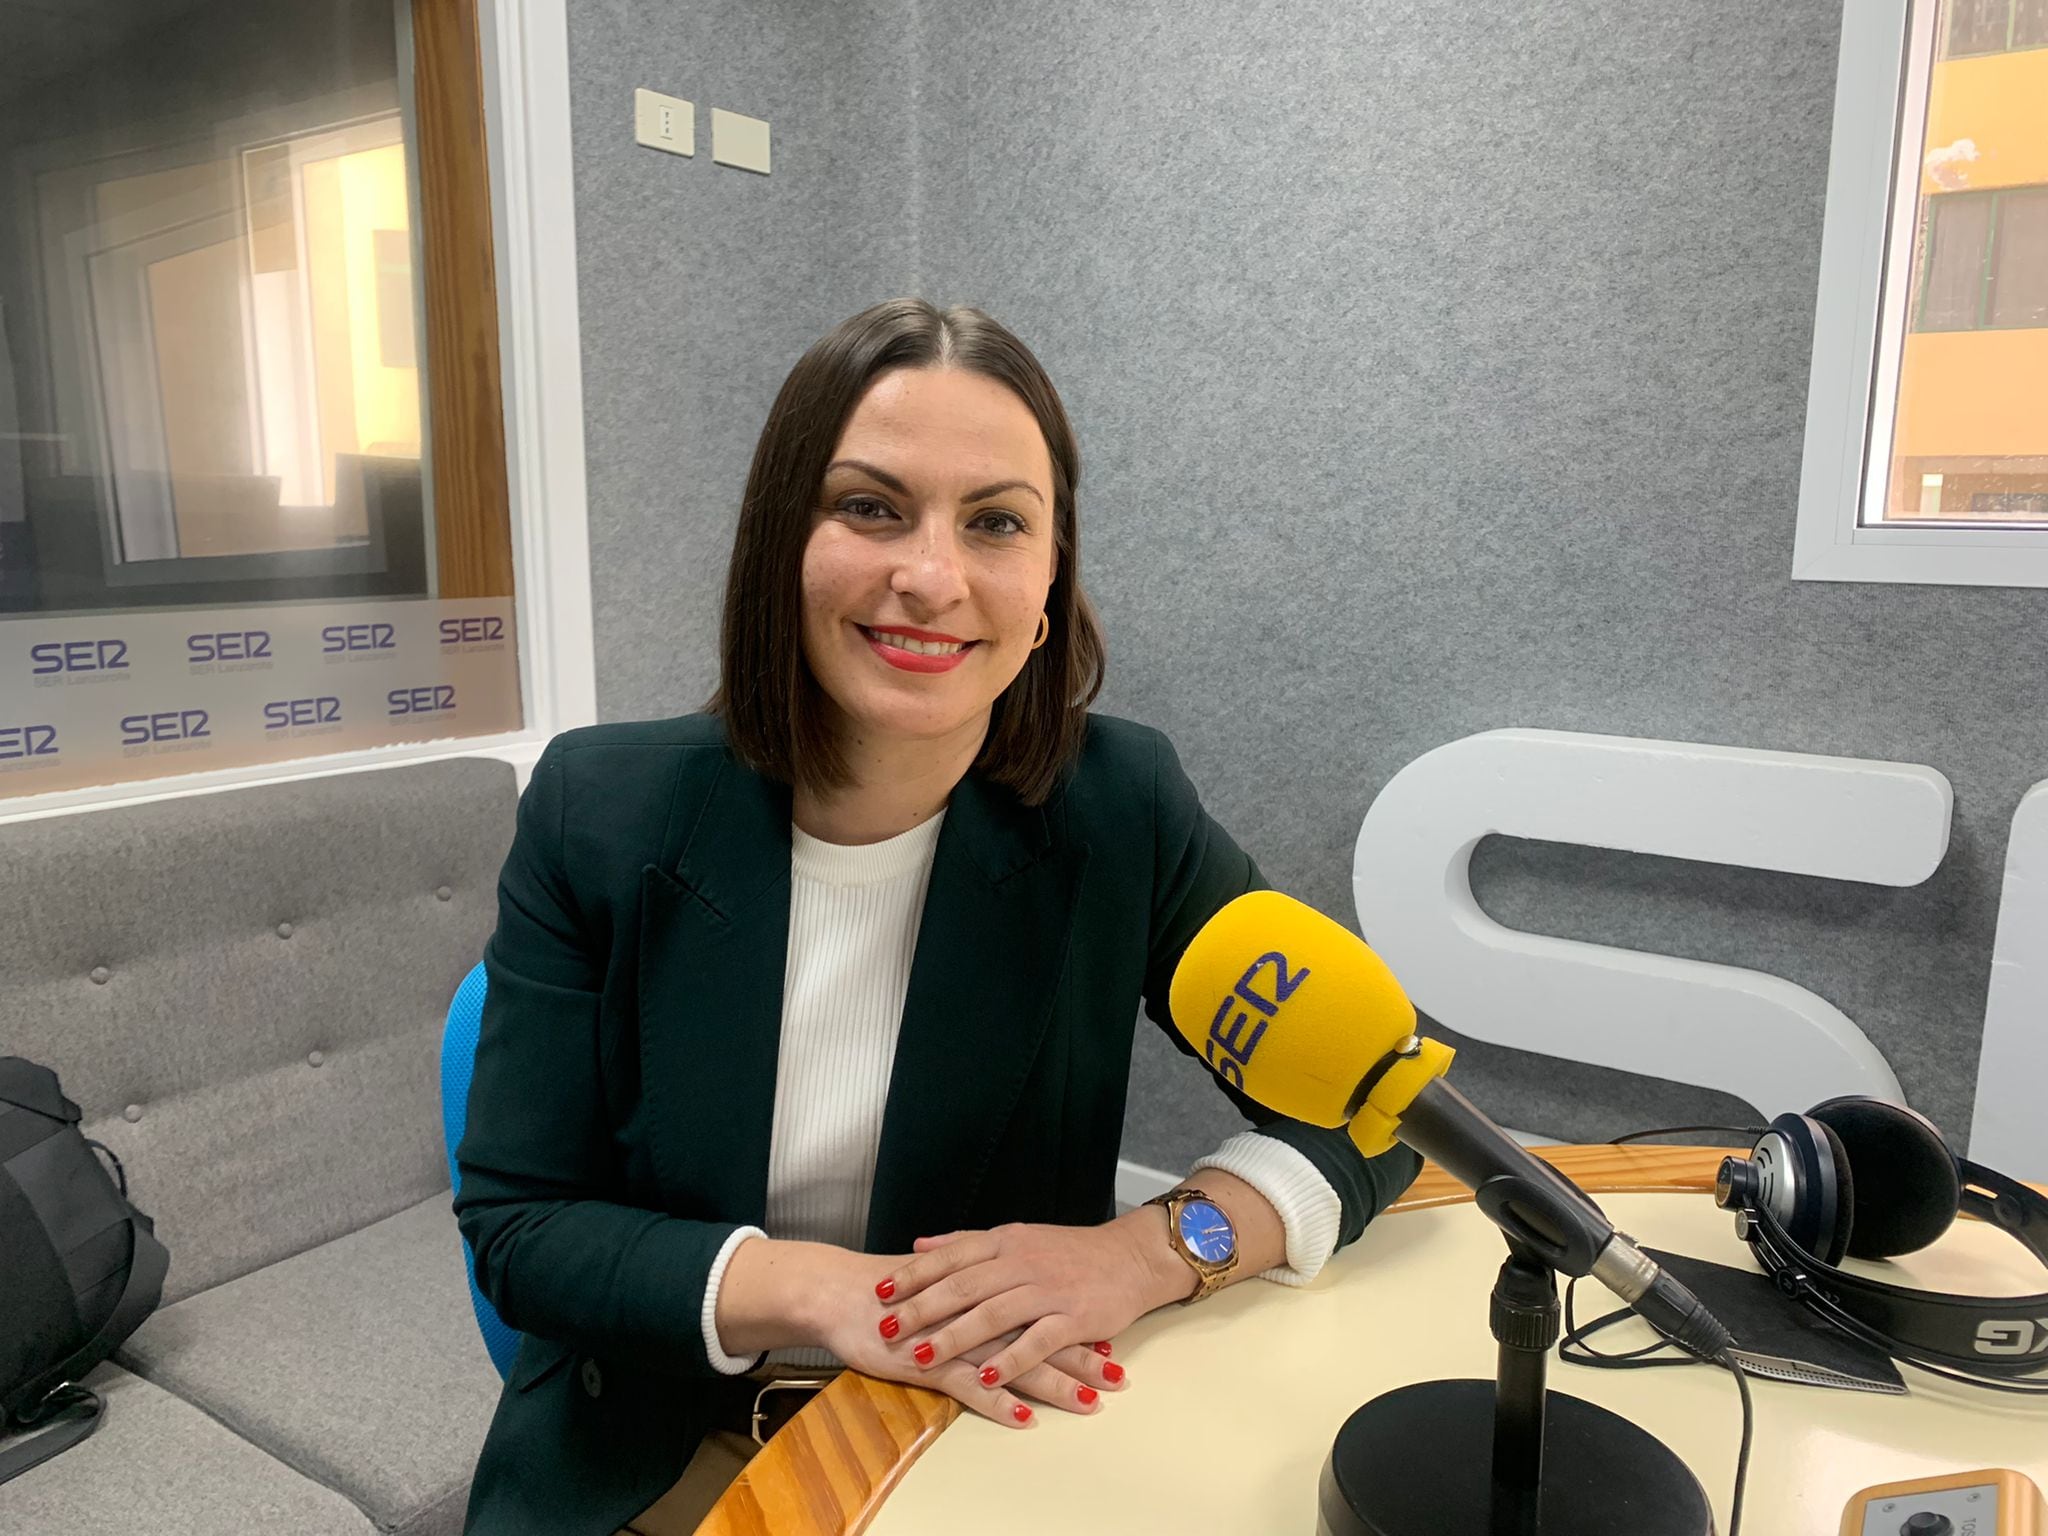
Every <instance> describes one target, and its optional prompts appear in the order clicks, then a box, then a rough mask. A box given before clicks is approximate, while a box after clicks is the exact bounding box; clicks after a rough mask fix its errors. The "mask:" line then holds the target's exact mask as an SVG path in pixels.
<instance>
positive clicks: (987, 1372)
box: [981, 1365, 1003, 1387]
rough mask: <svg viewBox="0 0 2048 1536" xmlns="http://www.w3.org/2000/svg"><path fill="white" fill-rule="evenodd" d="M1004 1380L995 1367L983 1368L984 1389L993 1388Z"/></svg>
mask: <svg viewBox="0 0 2048 1536" xmlns="http://www.w3.org/2000/svg"><path fill="white" fill-rule="evenodd" d="M1002 1379H1003V1377H1002V1373H1001V1372H1000V1371H998V1370H997V1369H996V1368H995V1367H994V1366H992V1365H984V1366H983V1367H982V1368H981V1384H982V1385H983V1386H984V1387H992V1386H994V1385H995V1384H996V1383H997V1382H999V1381H1001V1380H1002Z"/></svg>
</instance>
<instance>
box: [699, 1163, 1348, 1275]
mask: <svg viewBox="0 0 2048 1536" xmlns="http://www.w3.org/2000/svg"><path fill="white" fill-rule="evenodd" d="M1202 1168H1220V1169H1221V1170H1222V1171H1223V1172H1225V1173H1229V1174H1235V1175H1236V1176H1237V1177H1238V1178H1240V1179H1243V1180H1244V1181H1245V1183H1247V1184H1249V1185H1251V1187H1252V1188H1253V1189H1256V1190H1257V1191H1258V1192H1259V1193H1260V1194H1262V1195H1264V1196H1265V1197H1266V1201H1267V1203H1268V1204H1269V1205H1271V1206H1272V1207H1273V1210H1274V1211H1275V1213H1277V1214H1278V1215H1279V1217H1280V1225H1281V1226H1282V1227H1284V1228H1285V1229H1286V1232H1287V1262H1286V1263H1285V1264H1280V1265H1276V1266H1274V1267H1273V1268H1272V1269H1269V1270H1267V1271H1265V1272H1264V1273H1263V1274H1262V1275H1261V1276H1260V1277H1259V1278H1260V1279H1262V1280H1277V1281H1278V1282H1279V1283H1280V1284H1282V1285H1307V1284H1308V1283H1309V1281H1311V1280H1313V1279H1315V1277H1316V1273H1317V1271H1319V1270H1320V1269H1321V1268H1322V1267H1323V1265H1324V1263H1325V1262H1326V1261H1327V1260H1328V1259H1329V1257H1330V1255H1331V1254H1332V1253H1333V1252H1335V1251H1336V1247H1337V1231H1338V1228H1339V1226H1340V1225H1341V1224H1342V1222H1343V1219H1344V1202H1343V1201H1342V1200H1340V1199H1339V1198H1338V1196H1337V1191H1336V1190H1334V1189H1332V1188H1331V1187H1330V1181H1329V1180H1328V1179H1326V1178H1324V1177H1323V1175H1322V1173H1321V1171H1320V1170H1319V1169H1318V1168H1317V1167H1316V1165H1315V1164H1314V1163H1312V1162H1310V1161H1309V1160H1308V1159H1307V1158H1306V1157H1304V1156H1302V1154H1301V1153H1300V1152H1298V1151H1296V1150H1295V1149H1294V1148H1293V1147H1290V1146H1289V1145H1287V1143H1286V1142H1284V1141H1279V1140H1276V1139H1275V1138H1273V1137H1271V1136H1261V1135H1260V1134H1259V1133H1258V1132H1257V1131H1240V1132H1238V1134H1237V1135H1235V1136H1233V1137H1231V1138H1230V1139H1229V1140H1228V1141H1226V1142H1224V1143H1223V1145H1222V1146H1220V1147H1218V1148H1217V1149H1216V1150H1215V1151H1214V1152H1211V1153H1210V1154H1209V1155H1208V1156H1207V1157H1204V1158H1199V1159H1197V1160H1196V1162H1195V1167H1194V1169H1190V1170H1189V1176H1190V1177H1192V1176H1193V1174H1194V1172H1195V1170H1197V1169H1202ZM714 1273H715V1271H714Z"/></svg>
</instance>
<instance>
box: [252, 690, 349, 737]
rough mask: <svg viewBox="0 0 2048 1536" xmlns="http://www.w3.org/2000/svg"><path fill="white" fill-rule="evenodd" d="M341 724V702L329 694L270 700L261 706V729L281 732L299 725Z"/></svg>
mask: <svg viewBox="0 0 2048 1536" xmlns="http://www.w3.org/2000/svg"><path fill="white" fill-rule="evenodd" d="M339 724H341V700H340V699H339V698H337V697H335V696H334V695H333V694H331V693H324V694H321V695H320V696H319V697H318V698H314V699H272V700H271V701H270V702H269V703H268V704H266V705H264V706H263V729H265V730H266V731H282V730H285V729H287V728H289V727H291V726H299V725H339Z"/></svg>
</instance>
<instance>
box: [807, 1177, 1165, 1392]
mask: <svg viewBox="0 0 2048 1536" xmlns="http://www.w3.org/2000/svg"><path fill="white" fill-rule="evenodd" d="M1148 1238H1149V1241H1147V1239H1148ZM849 1257H850V1258H852V1259H854V1260H855V1261H857V1262H856V1263H855V1264H854V1265H853V1266H852V1267H853V1268H855V1269H858V1270H859V1271H861V1273H862V1275H863V1278H865V1279H868V1291H867V1294H866V1295H865V1296H864V1297H860V1298H849V1305H847V1306H846V1307H844V1308H843V1309H842V1308H841V1307H839V1306H837V1305H835V1306H833V1308H832V1311H833V1313H834V1314H835V1317H834V1326H832V1327H831V1329H830V1330H829V1332H830V1335H831V1337H829V1338H828V1340H827V1341H826V1343H827V1347H828V1348H830V1349H831V1350H832V1352H833V1353H834V1354H836V1355H837V1356H838V1357H839V1358H840V1359H841V1360H843V1361H845V1362H846V1364H848V1365H850V1366H852V1367H854V1368H855V1369H856V1370H861V1371H865V1372H867V1373H868V1374H869V1375H872V1376H882V1377H886V1378H889V1379H892V1380H896V1381H904V1382H910V1383H913V1384H916V1385H919V1386H927V1387H931V1388H934V1389H935V1390H937V1391H940V1392H944V1393H946V1394H947V1395H948V1396H949V1397H952V1398H954V1399H956V1400H957V1401H958V1402H960V1403H961V1404H962V1405H963V1406H965V1407H967V1408H969V1409H972V1410H973V1411H974V1412H976V1413H979V1414H981V1415H983V1416H984V1417H986V1418H989V1419H993V1420H994V1421H995V1422H997V1423H999V1424H1004V1425H1007V1426H1010V1427H1013V1428H1019V1429H1022V1428H1026V1427H1028V1426H1029V1425H1030V1423H1031V1422H1032V1408H1031V1403H1030V1402H1027V1401H1026V1399H1030V1400H1032V1401H1035V1402H1038V1403H1042V1404H1046V1405H1050V1406H1053V1407H1058V1408H1063V1409H1065V1410H1067V1411H1069V1412H1072V1413H1092V1412H1094V1411H1095V1410H1096V1409H1097V1407H1098V1406H1099V1399H1100V1394H1101V1392H1102V1391H1104V1390H1108V1391H1118V1390H1121V1389H1122V1388H1123V1387H1124V1386H1125V1384H1126V1377H1125V1374H1124V1369H1123V1367H1122V1366H1120V1365H1118V1364H1117V1363H1116V1362H1115V1361H1114V1360H1112V1359H1111V1358H1110V1354H1111V1340H1113V1339H1114V1337H1115V1336H1116V1335H1117V1334H1118V1333H1120V1332H1122V1331H1123V1329H1125V1328H1126V1327H1128V1326H1129V1325H1130V1324H1131V1323H1132V1322H1134V1321H1135V1320H1136V1319H1137V1318H1139V1317H1141V1316H1143V1315H1144V1314H1145V1313H1147V1312H1149V1311H1151V1310H1152V1309H1153V1308H1154V1307H1156V1306H1159V1305H1161V1304H1163V1303H1164V1302H1167V1301H1171V1300H1177V1299H1179V1298H1180V1297H1182V1296H1185V1295H1186V1294H1188V1292H1189V1291H1191V1290H1192V1289H1193V1287H1194V1283H1195V1281H1194V1276H1193V1274H1192V1272H1191V1271H1190V1270H1189V1269H1188V1267H1187V1266H1186V1264H1185V1263H1183V1262H1182V1261H1181V1260H1180V1259H1179V1257H1178V1256H1176V1255H1175V1254H1174V1253H1173V1252H1172V1251H1171V1250H1170V1249H1169V1248H1168V1246H1167V1243H1166V1232H1165V1224H1164V1222H1163V1220H1162V1219H1161V1217H1160V1215H1159V1213H1158V1212H1157V1210H1156V1208H1154V1209H1153V1210H1149V1211H1145V1210H1141V1211H1137V1212H1132V1213H1129V1214H1128V1215H1127V1216H1124V1217H1119V1218H1118V1219H1117V1220H1115V1221H1112V1222H1108V1223H1105V1224H1104V1225H1102V1226H1098V1227H1060V1226H1043V1225H1037V1224H1032V1223H1023V1222H1017V1223H1011V1224H1008V1225H1005V1226H1000V1227H995V1228H992V1229H989V1230H987V1231H971V1232H948V1233H944V1234H942V1235H940V1236H936V1237H921V1238H919V1239H918V1240H917V1242H916V1244H915V1252H914V1253H912V1254H910V1255H907V1256H901V1255H899V1256H889V1255H882V1256H876V1255H872V1254H858V1255H849Z"/></svg>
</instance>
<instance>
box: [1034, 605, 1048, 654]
mask: <svg viewBox="0 0 2048 1536" xmlns="http://www.w3.org/2000/svg"><path fill="white" fill-rule="evenodd" d="M1051 634H1052V620H1051V618H1049V617H1048V616H1047V615H1045V614H1043V613H1041V614H1040V615H1039V616H1038V638H1037V639H1036V640H1034V641H1032V642H1031V649H1033V650H1034V651H1035V650H1037V649H1038V648H1039V647H1040V646H1041V645H1043V644H1045V642H1046V638H1047V637H1048V636H1049V635H1051Z"/></svg>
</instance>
